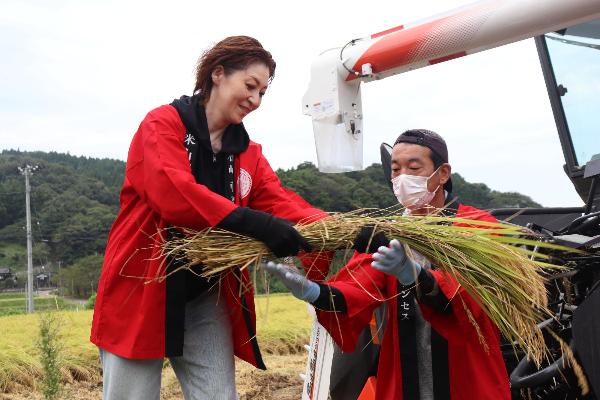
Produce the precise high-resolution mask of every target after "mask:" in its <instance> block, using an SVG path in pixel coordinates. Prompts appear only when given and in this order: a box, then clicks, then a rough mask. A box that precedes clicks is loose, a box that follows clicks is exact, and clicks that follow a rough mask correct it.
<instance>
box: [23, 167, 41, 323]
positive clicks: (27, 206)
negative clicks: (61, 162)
mask: <svg viewBox="0 0 600 400" xmlns="http://www.w3.org/2000/svg"><path fill="white" fill-rule="evenodd" d="M36 169H37V165H34V166H31V165H25V167H19V172H21V174H23V175H25V211H26V216H27V312H28V313H32V312H33V256H32V253H33V250H32V244H31V243H32V239H31V211H30V202H29V194H30V193H31V187H30V186H29V177H30V176H31V175H32V174H33V171H35V170H36Z"/></svg>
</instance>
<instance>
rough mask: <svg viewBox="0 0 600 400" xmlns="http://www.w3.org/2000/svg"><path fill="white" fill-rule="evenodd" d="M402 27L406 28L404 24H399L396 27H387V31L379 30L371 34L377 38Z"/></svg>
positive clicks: (373, 37) (372, 37)
mask: <svg viewBox="0 0 600 400" xmlns="http://www.w3.org/2000/svg"><path fill="white" fill-rule="evenodd" d="M402 29H404V25H398V26H396V27H394V28H390V29H386V30H385V31H381V32H377V33H374V34H372V35H371V39H375V38H378V37H380V36H385V35H387V34H388V33H392V32H396V31H400V30H402Z"/></svg>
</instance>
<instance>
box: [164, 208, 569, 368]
mask: <svg viewBox="0 0 600 400" xmlns="http://www.w3.org/2000/svg"><path fill="white" fill-rule="evenodd" d="M366 225H373V226H375V228H376V230H377V231H382V232H384V233H385V234H386V236H387V237H388V238H389V239H392V238H395V239H398V240H400V241H401V242H403V243H404V244H406V245H407V246H409V248H410V249H413V250H416V251H418V252H419V253H421V254H422V255H424V256H425V257H427V258H428V259H429V260H430V261H431V262H432V264H433V265H435V266H436V267H437V268H438V269H440V270H443V271H445V272H447V273H448V274H450V275H452V276H453V277H454V278H456V280H457V281H458V282H459V283H460V284H461V285H462V287H463V288H464V289H465V290H466V291H467V292H468V293H469V294H470V295H471V296H472V297H473V298H474V299H475V300H476V301H477V302H478V303H479V304H480V305H481V306H482V308H483V309H484V310H485V312H486V313H487V314H488V316H489V317H490V318H491V320H492V321H494V322H495V323H496V325H497V326H498V328H499V329H500V331H501V332H502V334H503V335H505V336H506V337H507V338H508V339H509V340H511V341H512V342H514V343H517V344H518V345H519V347H521V348H522V349H524V350H525V352H527V353H528V355H529V357H531V358H532V359H533V360H534V361H535V362H536V363H537V364H538V365H539V364H540V363H541V362H542V360H543V357H544V355H545V354H546V347H545V344H544V339H543V335H542V332H541V331H540V329H539V328H537V326H536V324H537V323H538V322H539V321H542V320H543V319H545V318H548V316H549V315H551V313H550V311H549V310H548V307H547V295H546V289H545V286H544V284H545V276H547V272H546V271H547V270H548V269H550V270H551V269H557V268H560V267H559V266H556V265H552V264H550V263H548V260H547V256H545V255H543V254H541V253H538V252H534V251H533V250H532V249H533V248H534V247H535V248H550V249H560V250H565V249H564V248H561V247H560V246H557V245H554V244H551V243H545V242H542V241H539V240H538V238H536V237H535V235H534V234H533V233H532V232H531V231H527V230H525V229H524V228H522V227H519V226H514V225H508V224H504V223H492V222H484V221H474V220H472V219H460V218H455V217H445V216H441V215H433V216H399V215H390V212H389V211H386V210H378V211H371V212H369V213H365V210H361V211H359V212H351V213H343V214H334V215H332V216H331V217H330V218H326V219H323V220H319V221H303V223H301V224H298V225H297V226H296V229H297V230H298V231H299V232H300V233H301V234H302V235H303V236H304V237H305V238H306V239H307V240H308V241H309V243H310V244H311V245H312V246H313V250H314V251H330V250H348V249H350V248H351V247H352V246H353V240H354V238H355V237H356V235H357V233H358V232H359V231H360V229H361V228H362V227H363V226H366ZM163 254H164V255H165V256H167V255H168V256H170V257H175V258H180V259H181V260H182V262H183V263H184V265H185V267H191V266H194V265H198V264H202V265H204V266H205V267H204V270H203V275H204V276H207V277H211V276H215V275H219V274H221V273H223V272H225V271H228V270H231V269H232V268H242V269H243V268H248V267H249V266H252V265H257V264H259V263H260V262H261V260H263V259H264V258H269V257H270V258H274V256H273V255H271V253H270V251H269V249H268V248H267V247H266V246H265V245H264V244H263V243H262V242H259V241H256V240H254V239H252V238H249V237H245V236H241V235H237V234H234V233H231V232H227V231H223V230H219V229H207V230H204V231H201V232H191V231H188V232H187V235H186V237H185V238H182V239H177V240H173V241H170V242H167V243H166V244H165V245H164V248H163ZM472 322H473V323H474V324H476V323H475V321H474V320H473V321H472ZM476 328H477V326H476Z"/></svg>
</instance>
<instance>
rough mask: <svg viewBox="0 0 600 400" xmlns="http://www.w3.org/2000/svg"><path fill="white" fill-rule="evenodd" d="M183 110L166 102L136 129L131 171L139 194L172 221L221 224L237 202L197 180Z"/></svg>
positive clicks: (128, 172)
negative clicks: (186, 142)
mask: <svg viewBox="0 0 600 400" xmlns="http://www.w3.org/2000/svg"><path fill="white" fill-rule="evenodd" d="M184 130H185V128H184V127H183V125H182V123H181V120H180V118H179V116H178V114H177V111H176V110H175V109H174V108H173V107H171V106H163V107H161V108H158V109H156V110H154V111H152V112H150V113H149V114H148V116H147V117H146V118H145V119H144V121H143V122H142V124H141V125H140V127H139V129H138V131H137V132H136V134H135V136H134V138H133V141H132V143H131V147H130V149H129V157H128V160H127V170H126V175H127V178H128V179H129V181H130V182H131V184H132V185H133V187H134V189H135V190H136V192H137V193H138V194H139V196H140V197H141V198H142V199H143V200H144V201H146V202H147V203H148V204H149V205H150V207H151V208H152V209H153V210H154V211H155V212H156V213H158V214H159V215H160V216H161V218H163V219H164V220H165V221H167V222H168V223H170V224H172V225H175V226H181V227H188V228H193V229H203V228H206V227H207V226H215V225H217V224H218V223H219V222H220V221H221V220H222V219H223V218H225V216H227V215H228V214H229V213H231V212H232V211H233V210H234V209H235V208H236V207H237V206H236V205H235V204H233V203H232V202H231V201H229V200H227V199H225V198H224V197H222V196H220V195H218V194H216V193H214V192H212V191H211V190H210V189H208V188H207V187H206V186H204V185H201V184H198V183H196V180H195V179H194V176H193V175H192V171H191V168H190V163H189V161H188V154H187V150H186V149H185V147H184V145H183V134H182V132H183V131H184Z"/></svg>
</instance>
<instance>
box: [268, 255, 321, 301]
mask: <svg viewBox="0 0 600 400" xmlns="http://www.w3.org/2000/svg"><path fill="white" fill-rule="evenodd" d="M263 268H264V269H265V270H267V271H268V272H269V273H270V274H271V275H274V276H276V277H278V278H279V279H280V280H281V282H283V284H284V285H285V286H286V287H287V288H288V289H289V290H290V292H292V294H293V295H294V296H295V297H296V298H298V299H300V300H302V301H306V302H308V303H312V302H314V301H316V300H317V299H318V298H319V294H321V288H320V287H319V285H317V284H316V283H314V282H313V281H311V280H308V279H306V278H305V277H304V276H302V275H300V274H299V273H297V272H295V271H293V270H291V269H289V268H288V267H286V266H285V265H284V264H276V263H274V262H273V261H269V262H268V263H267V264H266V265H263Z"/></svg>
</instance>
